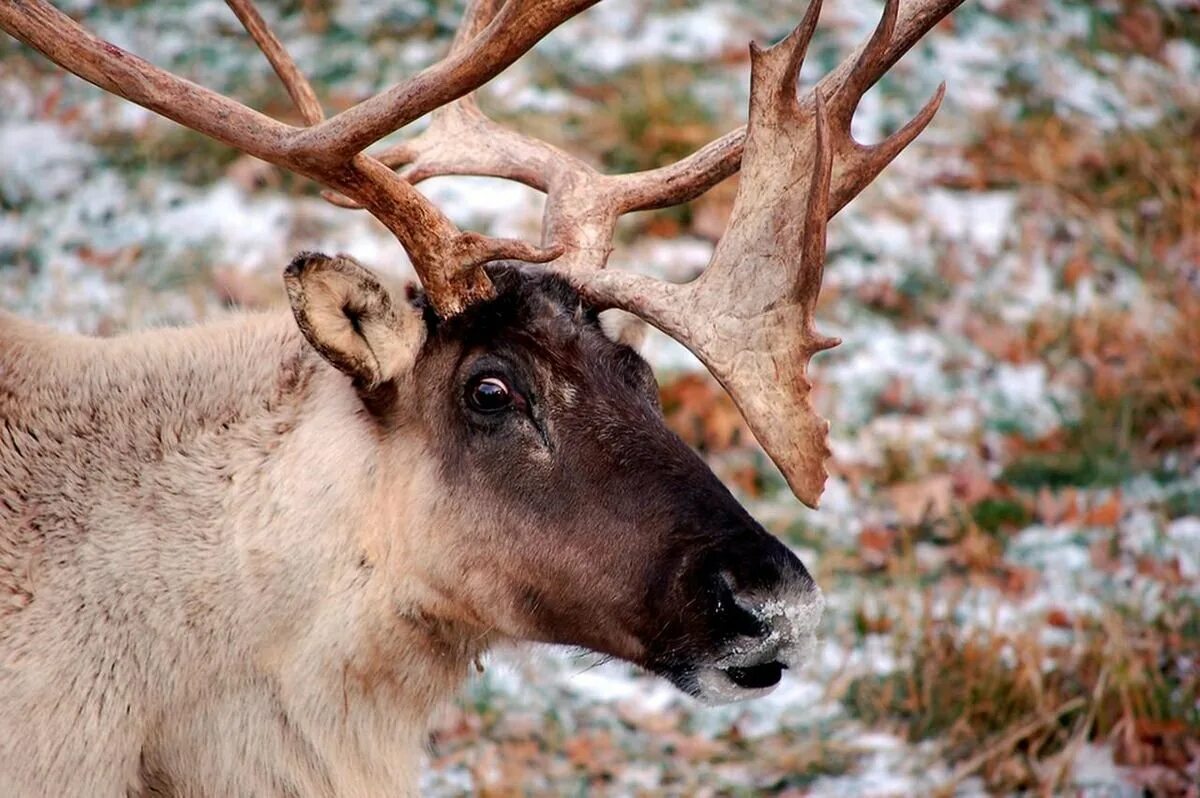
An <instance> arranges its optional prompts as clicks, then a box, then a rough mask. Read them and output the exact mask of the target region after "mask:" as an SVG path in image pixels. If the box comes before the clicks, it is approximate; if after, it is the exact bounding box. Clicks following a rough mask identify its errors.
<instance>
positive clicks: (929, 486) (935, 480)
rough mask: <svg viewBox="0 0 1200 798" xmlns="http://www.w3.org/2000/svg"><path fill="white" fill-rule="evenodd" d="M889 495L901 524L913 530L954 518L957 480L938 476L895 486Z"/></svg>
mask: <svg viewBox="0 0 1200 798" xmlns="http://www.w3.org/2000/svg"><path fill="white" fill-rule="evenodd" d="M887 494H888V498H889V499H891V502H892V506H893V507H895V509H896V514H897V515H898V516H899V517H900V520H901V522H903V523H904V524H907V525H910V526H911V525H915V524H919V523H921V522H922V521H928V520H936V519H939V518H945V517H946V516H948V515H949V514H950V507H951V504H952V502H953V499H954V480H953V478H951V477H950V476H949V475H948V474H938V475H935V476H931V477H926V478H925V479H921V480H916V481H913V482H902V483H899V484H897V485H892V486H891V487H889V488H888V489H887Z"/></svg>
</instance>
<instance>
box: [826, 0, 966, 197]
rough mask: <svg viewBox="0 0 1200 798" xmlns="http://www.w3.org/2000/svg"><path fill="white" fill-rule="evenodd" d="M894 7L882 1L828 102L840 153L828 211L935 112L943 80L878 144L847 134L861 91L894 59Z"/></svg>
mask: <svg viewBox="0 0 1200 798" xmlns="http://www.w3.org/2000/svg"><path fill="white" fill-rule="evenodd" d="M899 8H900V0H886V2H885V3H884V7H883V16H882V17H881V18H880V20H879V24H878V25H876V26H875V31H874V32H873V33H872V34H871V38H870V39H869V40H868V41H867V43H866V45H864V46H863V48H862V50H861V51H860V52H859V54H858V56H857V57H856V58H855V59H854V66H853V67H852V68H851V69H850V71H849V73H848V74H847V75H846V77H845V79H844V81H842V83H841V85H840V86H839V87H838V89H837V91H836V92H834V94H833V96H832V98H831V99H830V101H829V110H830V120H831V122H832V124H833V130H834V133H835V136H836V140H835V146H836V147H837V150H838V156H839V157H838V159H837V168H836V175H835V178H834V185H835V186H836V188H835V190H834V197H833V202H832V207H831V214H836V213H837V212H838V211H839V210H841V209H842V208H843V207H844V206H845V205H846V203H847V202H849V201H850V200H851V199H853V198H854V197H856V196H857V195H858V194H859V192H861V191H862V189H863V188H864V187H865V186H866V185H867V184H869V183H870V182H871V181H872V180H874V179H875V177H876V176H877V175H878V174H879V173H880V172H881V171H883V168H884V167H885V166H887V165H888V164H889V163H891V161H892V159H894V158H895V157H896V156H897V155H899V154H900V152H901V151H902V150H903V149H904V148H905V147H907V146H908V145H909V144H910V143H912V141H913V139H915V138H916V137H917V136H918V135H920V133H921V131H922V130H924V129H925V126H926V125H927V124H929V121H930V120H931V119H933V115H934V114H935V113H937V109H938V108H939V107H940V106H941V103H942V97H943V96H944V95H945V91H946V84H945V83H942V84H941V85H940V86H938V89H937V91H935V92H934V95H933V97H931V98H930V99H929V101H928V102H926V103H925V106H924V107H923V108H922V109H921V110H920V112H918V113H917V115H916V116H915V117H913V118H912V119H911V120H909V122H908V123H907V124H905V125H904V126H903V127H902V128H900V129H899V130H898V131H896V132H895V133H893V134H892V135H890V136H888V137H887V138H886V139H884V140H883V141H881V142H879V143H878V144H872V145H863V144H860V143H858V142H857V141H855V140H854V137H853V136H852V135H851V133H850V124H851V122H852V120H853V119H854V112H855V111H857V110H858V105H859V103H860V102H861V101H862V98H863V95H865V94H866V93H867V92H868V91H869V90H870V89H871V87H872V86H874V85H875V83H876V82H877V81H878V80H879V78H880V77H882V76H883V74H884V73H885V72H886V71H887V70H888V69H889V68H890V67H891V65H892V63H894V61H895V60H896V59H895V58H894V57H893V58H889V55H890V47H889V46H890V45H891V44H892V40H893V38H894V36H895V33H896V22H897V19H898V17H899ZM905 49H906V50H907V49H908V48H905Z"/></svg>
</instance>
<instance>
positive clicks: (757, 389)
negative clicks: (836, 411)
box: [333, 0, 962, 507]
mask: <svg viewBox="0 0 1200 798" xmlns="http://www.w3.org/2000/svg"><path fill="white" fill-rule="evenodd" d="M961 3H962V0H914V1H913V2H909V3H907V4H906V5H905V7H904V9H903V13H901V9H900V4H899V0H887V3H886V5H885V8H884V13H883V17H882V19H881V20H880V22H879V25H878V26H877V27H876V29H875V32H874V34H873V35H872V36H871V38H870V40H868V41H867V43H866V44H865V45H863V46H862V47H861V48H859V50H858V51H857V52H856V53H855V54H854V55H852V56H851V57H850V58H848V59H846V61H845V62H843V63H842V64H841V65H840V66H839V67H838V68H837V69H836V70H834V71H833V72H832V73H830V74H829V75H827V76H826V77H825V78H824V79H823V80H821V81H820V83H819V84H818V85H817V87H816V88H815V89H814V90H813V91H812V92H811V93H810V94H808V95H807V96H806V97H804V98H803V99H799V98H798V97H797V95H796V79H797V76H798V74H799V69H800V65H801V63H802V61H803V58H804V53H805V50H806V48H807V46H808V43H809V40H810V39H811V38H812V34H813V31H814V30H815V28H816V23H817V18H818V16H819V15H820V11H821V1H820V0H813V2H812V3H811V4H810V5H809V8H808V11H807V13H806V14H805V17H804V20H803V21H802V22H801V23H800V25H799V26H798V27H797V28H796V29H795V30H794V31H793V32H792V34H791V35H790V36H788V37H787V38H786V39H784V40H783V41H782V42H780V43H779V44H777V45H775V46H774V47H772V48H770V49H768V50H760V49H758V48H756V47H752V48H751V84H752V85H751V102H750V122H749V125H748V126H747V127H745V128H740V129H738V130H735V131H733V132H731V133H729V134H726V135H725V136H722V137H721V138H719V139H717V140H716V141H713V142H712V143H710V144H709V145H707V146H705V147H703V148H702V149H700V150H698V151H697V152H695V153H693V154H692V155H691V156H689V157H687V158H685V159H683V160H681V161H679V162H678V163H675V164H672V165H670V166H666V167H662V168H660V169H652V170H649V171H645V172H638V173H634V174H625V175H605V174H601V173H599V172H597V171H596V170H595V169H593V168H591V167H590V166H589V165H587V164H586V163H584V162H583V161H581V160H579V159H578V158H576V157H574V156H572V155H570V154H568V153H565V152H563V151H562V150H560V149H558V148H556V147H553V146H551V145H550V144H547V143H546V142H543V141H539V140H537V139H533V138H530V137H528V136H524V135H522V134H520V133H517V132H515V131H512V130H509V129H507V128H504V127H501V126H500V125H498V124H496V123H495V122H493V121H492V120H490V119H488V118H487V117H486V116H485V115H484V114H483V113H482V112H481V111H480V110H479V107H478V105H477V104H476V103H475V101H474V99H473V97H471V96H470V95H467V96H465V97H463V98H461V99H459V100H458V101H457V102H455V103H453V104H451V105H449V106H446V107H445V108H440V109H438V110H437V111H435V112H434V114H433V118H432V121H431V124H430V126H429V128H428V129H427V130H426V132H425V133H423V134H422V135H420V136H417V137H416V138H414V139H411V140H409V141H406V142H403V143H401V144H399V145H397V146H395V147H392V148H389V149H387V150H384V151H382V152H381V153H380V154H379V159H380V161H381V162H383V163H386V164H388V165H389V166H393V167H401V171H400V175H401V176H402V177H404V178H405V179H406V180H408V181H410V182H413V183H417V182H420V181H421V180H425V179H427V178H429V177H434V176H437V175H450V174H475V175H489V176H493V177H501V178H507V179H510V180H515V181H518V182H521V183H524V184H526V185H529V186H531V187H533V188H536V189H538V190H540V191H543V192H546V194H547V195H548V197H547V202H546V210H545V219H544V223H543V227H542V244H543V246H546V247H554V248H558V249H561V250H562V252H563V254H562V256H561V257H560V258H558V259H557V260H556V261H555V262H554V264H553V265H554V268H555V269H556V270H559V271H561V272H563V273H564V274H566V275H567V276H568V278H569V279H571V280H572V282H574V283H575V284H576V285H577V286H578V287H579V288H580V289H581V290H582V291H583V292H584V293H585V294H586V295H587V296H588V297H589V298H590V299H591V300H592V301H593V302H595V303H596V304H598V305H601V306H605V307H618V308H622V309H624V310H627V311H630V312H632V313H635V314H636V315H638V316H641V317H642V318H643V319H645V320H646V321H648V322H650V323H651V324H654V325H655V326H656V327H658V328H659V329H661V330H663V331H664V332H666V333H668V334H669V335H671V336H673V337H674V338H676V339H677V340H679V341H680V342H681V343H683V344H685V345H686V346H687V347H688V348H689V349H691V350H692V351H693V352H694V353H695V354H696V355H697V356H698V357H699V358H700V359H701V360H702V361H703V362H704V363H705V365H706V366H708V368H709V370H710V371H711V372H712V373H713V375H714V376H716V377H717V379H718V380H720V382H721V383H722V384H723V385H724V386H725V388H726V389H727V390H728V391H729V393H730V394H731V395H732V396H733V398H734V400H735V401H736V402H737V404H738V406H739V407H740V408H741V410H742V413H743V415H744V416H745V417H746V419H747V421H748V423H749V424H750V428H751V429H752V430H753V431H754V434H755V435H756V437H757V438H758V440H759V443H761V444H762V446H763V448H764V449H765V450H766V451H767V453H768V454H769V455H770V456H771V458H772V459H773V460H774V461H775V463H776V464H777V465H778V466H779V467H780V470H781V471H782V472H783V474H784V476H785V477H786V478H787V480H788V484H789V485H790V486H791V487H792V490H793V491H794V492H795V494H796V496H797V497H798V498H800V500H801V501H803V502H804V503H805V504H808V505H810V506H813V507H815V506H816V504H817V501H818V499H819V498H820V495H821V493H822V491H823V489H824V484H825V480H826V477H827V474H826V471H825V460H826V459H827V458H828V457H829V446H828V442H827V435H828V428H829V425H828V423H827V422H826V421H824V420H823V419H821V418H819V417H818V416H817V414H816V413H815V412H814V410H813V408H812V406H811V404H810V402H809V394H810V392H811V385H810V383H809V381H808V377H807V368H808V362H809V361H810V360H811V358H812V356H813V355H814V354H815V353H817V352H819V351H821V350H823V349H828V348H830V347H832V346H835V345H837V343H838V341H837V340H835V339H832V338H826V337H824V336H822V335H820V334H818V333H817V332H816V329H815V327H814V323H813V312H814V308H815V305H816V301H817V296H818V294H819V292H820V287H821V276H822V271H823V264H824V256H825V223H826V221H827V219H829V218H830V217H832V216H833V215H834V214H835V213H837V212H838V211H839V210H841V208H842V207H844V206H845V204H846V203H847V202H849V201H850V200H851V199H852V198H853V197H855V196H856V195H857V194H858V193H859V192H861V191H862V190H863V188H865V187H866V186H867V184H869V183H870V182H871V180H873V179H874V178H875V176H876V175H878V174H879V172H880V171H881V170H882V169H883V168H884V167H885V166H886V165H887V164H888V163H890V162H891V160H892V159H893V158H895V157H896V155H898V154H899V153H900V151H901V150H903V149H904V148H905V147H906V146H908V144H909V143H910V142H912V140H913V139H914V138H916V136H917V135H918V134H919V133H920V132H921V131H922V130H923V129H924V128H925V126H926V125H927V124H928V123H929V121H930V119H932V118H933V115H934V113H935V112H936V111H937V109H938V106H939V105H940V103H941V100H942V96H943V93H944V90H945V86H944V85H943V86H941V87H939V88H938V90H937V92H936V93H935V94H934V96H933V97H932V98H931V99H930V100H929V102H927V103H926V104H925V107H924V108H922V109H921V111H920V113H918V114H917V115H916V117H914V118H913V119H912V120H911V121H910V122H909V123H908V124H907V125H905V126H904V127H903V128H901V129H900V130H898V131H897V132H896V133H894V134H892V135H891V136H889V137H888V138H887V139H885V140H884V141H882V142H880V143H878V144H875V145H870V146H866V145H862V144H859V143H858V142H857V141H855V140H854V138H853V137H852V136H851V134H850V123H851V120H852V119H853V116H854V112H855V110H856V109H857V107H858V103H859V101H860V100H861V98H862V96H863V95H864V94H865V93H866V92H867V90H868V89H870V88H871V86H873V85H874V84H875V82H876V81H877V80H878V79H879V78H880V77H881V76H882V75H883V74H884V73H885V72H886V71H887V70H888V69H889V68H890V67H891V66H892V65H893V64H895V62H896V61H897V60H899V58H900V56H902V55H903V54H904V53H905V52H907V51H908V50H909V49H910V48H911V47H912V46H913V45H914V44H915V43H916V42H917V41H918V40H919V39H920V38H921V36H923V35H924V34H925V33H927V32H928V31H929V30H930V29H931V28H932V27H933V26H934V25H935V24H937V22H938V21H939V20H941V19H942V18H943V17H945V16H946V15H947V14H949V13H950V12H951V11H952V10H954V8H956V7H957V6H958V5H960V4H961ZM496 8H497V2H496V0H478V2H475V3H474V4H473V5H472V6H471V8H470V9H469V11H468V13H467V17H466V19H465V20H464V24H463V27H462V29H461V30H460V32H459V36H458V38H457V39H456V41H455V44H454V47H455V48H458V47H463V46H466V45H467V44H468V43H469V42H470V41H471V39H472V36H473V35H474V34H473V31H476V30H478V29H480V28H482V27H483V26H484V25H486V24H487V22H488V20H489V19H490V18H491V15H492V14H494V13H495V12H496ZM739 166H741V168H742V172H743V175H742V182H741V186H740V189H739V192H738V197H737V199H736V200H735V203H734V210H733V215H732V217H731V221H730V224H729V228H728V229H727V231H726V232H725V235H724V236H723V237H722V239H721V241H720V243H719V244H718V246H717V249H716V252H715V253H714V255H713V258H712V261H711V262H710V264H709V266H708V268H707V269H706V270H705V271H704V272H703V274H702V275H701V276H700V277H699V278H698V279H696V280H695V281H693V282H691V283H688V284H686V285H677V284H672V283H666V282H662V281H659V280H654V279H652V278H649V277H645V276H642V275H638V274H632V273H627V272H610V271H601V270H602V269H603V268H604V266H605V264H606V262H607V260H608V256H609V254H610V252H611V251H612V238H613V233H614V230H615V227H616V223H617V219H618V218H619V217H620V216H621V215H622V214H625V213H629V212H631V211H638V210H648V209H651V208H660V207H666V206H669V205H674V204H678V203H681V202H687V201H688V200H691V199H694V198H695V197H697V196H699V195H700V194H702V193H704V192H705V191H707V190H708V189H709V188H711V187H712V186H713V185H715V184H716V183H718V182H720V181H721V180H723V179H724V178H726V177H728V176H729V175H731V174H733V173H734V172H735V171H737V169H738V167H739ZM333 199H335V200H336V198H333Z"/></svg>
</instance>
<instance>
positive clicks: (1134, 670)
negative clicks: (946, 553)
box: [843, 594, 1200, 794]
mask: <svg viewBox="0 0 1200 798" xmlns="http://www.w3.org/2000/svg"><path fill="white" fill-rule="evenodd" d="M931 603H932V599H931V598H930V596H929V595H928V594H927V595H926V601H925V604H924V607H923V610H922V611H921V612H920V613H918V614H917V615H916V616H915V617H912V618H908V619H905V621H904V622H902V623H901V624H900V628H896V629H893V630H892V631H893V634H894V636H895V640H896V642H897V649H898V650H897V653H898V654H900V655H901V656H902V657H903V658H904V660H905V661H908V662H909V663H910V665H909V666H907V667H903V668H901V669H899V670H897V671H896V672H894V673H892V674H889V675H886V676H877V675H869V676H863V677H860V678H858V679H856V680H855V681H853V682H852V683H851V684H850V685H849V686H848V688H847V689H846V692H845V695H844V696H843V701H844V703H845V704H846V706H847V707H848V708H849V709H850V710H851V712H853V713H854V714H855V715H857V716H858V717H859V718H861V719H862V720H864V721H866V722H868V723H873V724H886V725H889V726H892V727H894V728H896V729H897V730H898V731H899V732H900V733H902V734H903V735H904V736H906V737H907V738H908V739H909V740H911V741H914V742H915V741H918V740H924V739H930V738H939V739H941V740H942V741H943V743H944V745H945V747H946V753H947V755H948V756H949V758H950V759H951V761H954V762H958V763H960V765H961V764H962V763H966V764H968V765H970V767H969V768H967V770H970V771H972V772H975V773H977V774H978V775H980V776H982V777H983V779H984V780H985V782H986V783H987V785H988V787H989V788H990V789H993V790H997V791H1000V790H1003V791H1013V790H1032V789H1036V790H1040V791H1043V792H1048V791H1052V790H1053V789H1054V787H1055V786H1056V785H1058V784H1059V783H1060V782H1061V780H1062V779H1063V778H1064V776H1065V775H1066V772H1065V771H1066V765H1067V763H1068V761H1069V755H1070V754H1071V753H1073V751H1074V750H1075V749H1077V748H1078V746H1079V745H1080V744H1081V743H1083V742H1087V741H1109V742H1111V743H1113V745H1114V746H1115V750H1116V758H1117V761H1118V762H1120V763H1122V764H1127V765H1131V766H1136V767H1139V768H1142V769H1143V770H1144V771H1145V776H1146V777H1147V780H1148V786H1149V787H1150V788H1151V789H1154V790H1161V791H1162V792H1163V794H1176V792H1177V790H1178V789H1181V788H1182V787H1181V785H1185V784H1187V783H1188V782H1187V779H1188V778H1191V777H1192V776H1194V774H1189V772H1188V767H1189V762H1190V761H1192V760H1193V759H1194V758H1195V757H1196V756H1197V754H1200V750H1197V749H1200V710H1198V709H1197V701H1198V700H1200V683H1198V682H1197V677H1196V668H1197V667H1200V637H1198V636H1197V633H1198V631H1200V630H1198V629H1197V628H1196V625H1197V616H1196V614H1195V609H1196V608H1195V606H1194V604H1192V605H1190V607H1189V606H1188V605H1184V604H1181V605H1180V607H1179V608H1178V611H1177V612H1176V613H1174V614H1169V615H1168V616H1167V617H1168V620H1166V621H1164V622H1162V623H1159V624H1153V625H1144V624H1142V623H1140V622H1139V621H1138V620H1137V619H1136V618H1134V617H1132V616H1130V615H1125V614H1122V613H1119V612H1117V611H1116V610H1111V611H1109V612H1107V613H1106V614H1105V615H1104V616H1103V617H1102V618H1100V619H1099V620H1096V621H1082V620H1080V621H1076V622H1075V623H1074V625H1073V628H1071V629H1070V630H1069V631H1070V632H1071V633H1072V635H1071V636H1072V638H1073V639H1072V641H1071V642H1070V643H1069V644H1065V645H1051V644H1048V643H1046V642H1045V641H1044V639H1043V635H1042V634H1041V631H1042V630H1041V629H1030V630H1027V631H1013V632H1005V631H999V632H998V633H995V634H986V633H983V632H966V633H964V632H963V631H962V630H961V629H960V628H957V627H956V626H955V625H953V624H951V623H949V622H948V621H946V620H944V619H942V618H939V617H937V616H936V615H935V613H934V612H933V611H932V610H931ZM1050 621H1051V622H1052V624H1057V623H1062V621H1061V620H1056V619H1053V618H1052V619H1050ZM1018 732H1019V733H1018ZM954 772H955V774H956V778H963V777H966V776H967V775H971V773H967V772H964V768H962V767H960V768H958V769H956V770H955V771H954ZM1178 794H1183V793H1182V792H1179V793H1178Z"/></svg>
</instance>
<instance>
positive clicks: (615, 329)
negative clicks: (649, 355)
mask: <svg viewBox="0 0 1200 798" xmlns="http://www.w3.org/2000/svg"><path fill="white" fill-rule="evenodd" d="M600 329H602V330H604V334H605V335H607V336H608V337H609V338H610V339H611V340H613V341H616V342H617V343H619V344H625V346H627V347H629V348H630V349H633V350H635V351H641V348H642V345H643V344H645V343H646V332H647V325H646V322H644V321H642V320H641V319H639V318H638V317H637V316H634V315H633V314H632V313H626V312H625V311H623V310H617V309H615V308H614V309H610V310H606V311H604V312H602V313H601V314H600Z"/></svg>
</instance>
